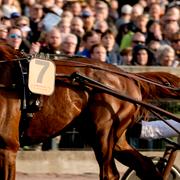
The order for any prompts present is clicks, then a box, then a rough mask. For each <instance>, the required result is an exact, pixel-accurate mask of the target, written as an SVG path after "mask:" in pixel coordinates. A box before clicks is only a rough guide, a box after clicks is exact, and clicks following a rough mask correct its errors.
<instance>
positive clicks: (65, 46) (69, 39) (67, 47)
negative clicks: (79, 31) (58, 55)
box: [61, 33, 78, 56]
mask: <svg viewBox="0 0 180 180" xmlns="http://www.w3.org/2000/svg"><path fill="white" fill-rule="evenodd" d="M77 44H78V38H77V36H76V35H74V34H71V33H70V34H68V35H66V37H65V38H64V39H63V41H62V44H61V52H62V53H63V54H66V55H68V56H73V55H75V54H76V47H77Z"/></svg>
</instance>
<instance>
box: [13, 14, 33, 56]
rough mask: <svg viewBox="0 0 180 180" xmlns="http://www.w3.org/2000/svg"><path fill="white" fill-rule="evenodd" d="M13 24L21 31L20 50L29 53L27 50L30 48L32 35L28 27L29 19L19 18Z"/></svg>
mask: <svg viewBox="0 0 180 180" xmlns="http://www.w3.org/2000/svg"><path fill="white" fill-rule="evenodd" d="M15 23H16V25H17V26H18V27H19V28H20V29H21V31H22V43H21V47H20V49H21V50H23V51H25V52H26V53H29V49H30V47H31V42H30V39H31V35H32V34H31V29H30V27H29V23H30V22H29V18H28V17H26V16H21V17H19V18H18V19H17V20H16V22H15Z"/></svg>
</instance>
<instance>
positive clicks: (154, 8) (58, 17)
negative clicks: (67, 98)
mask: <svg viewBox="0 0 180 180" xmlns="http://www.w3.org/2000/svg"><path fill="white" fill-rule="evenodd" d="M179 6H180V3H179V2H178V1H170V0H169V1H168V0H137V1H118V0H22V1H18V0H1V1H0V43H7V44H8V45H10V46H11V47H12V48H15V49H19V50H22V51H24V52H26V53H31V54H36V53H49V54H65V55H70V56H73V55H81V56H85V57H90V58H92V59H97V60H100V61H104V62H106V63H111V64H115V65H140V66H151V65H153V66H172V67H177V66H179V64H180V61H179V58H180V41H179V40H180V28H179V26H180V24H179V23H180V10H179Z"/></svg>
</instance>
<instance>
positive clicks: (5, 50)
mask: <svg viewBox="0 0 180 180" xmlns="http://www.w3.org/2000/svg"><path fill="white" fill-rule="evenodd" d="M0 57H1V59H0V61H11V60H13V59H16V58H20V57H22V54H21V53H20V51H17V50H15V49H13V48H11V47H10V46H9V45H7V44H1V45H0Z"/></svg>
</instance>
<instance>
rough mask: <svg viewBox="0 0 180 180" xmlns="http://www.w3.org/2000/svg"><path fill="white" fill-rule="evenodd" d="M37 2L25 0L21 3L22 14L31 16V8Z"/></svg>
mask: <svg viewBox="0 0 180 180" xmlns="http://www.w3.org/2000/svg"><path fill="white" fill-rule="evenodd" d="M35 3H36V1H35V0H24V1H23V2H22V3H21V9H22V15H24V16H27V17H30V8H31V6H33V5H34V4H35Z"/></svg>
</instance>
